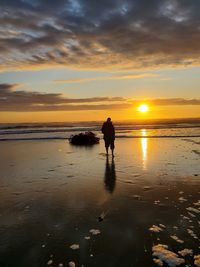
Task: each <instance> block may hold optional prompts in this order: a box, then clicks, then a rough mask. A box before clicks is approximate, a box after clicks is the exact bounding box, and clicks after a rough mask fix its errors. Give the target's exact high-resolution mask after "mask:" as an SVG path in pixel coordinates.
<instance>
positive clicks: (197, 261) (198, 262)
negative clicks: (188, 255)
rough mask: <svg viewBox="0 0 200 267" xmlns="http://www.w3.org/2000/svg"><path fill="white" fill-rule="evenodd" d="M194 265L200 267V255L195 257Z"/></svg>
mask: <svg viewBox="0 0 200 267" xmlns="http://www.w3.org/2000/svg"><path fill="white" fill-rule="evenodd" d="M194 264H195V265H196V266H198V267H200V254H199V255H196V256H194Z"/></svg>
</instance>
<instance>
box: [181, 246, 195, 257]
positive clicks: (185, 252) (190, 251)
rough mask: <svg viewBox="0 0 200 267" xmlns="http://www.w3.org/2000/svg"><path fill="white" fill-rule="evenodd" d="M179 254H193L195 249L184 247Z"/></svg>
mask: <svg viewBox="0 0 200 267" xmlns="http://www.w3.org/2000/svg"><path fill="white" fill-rule="evenodd" d="M178 254H180V255H181V256H183V257H185V256H186V255H192V254H193V250H192V249H188V248H184V249H183V250H180V251H178Z"/></svg>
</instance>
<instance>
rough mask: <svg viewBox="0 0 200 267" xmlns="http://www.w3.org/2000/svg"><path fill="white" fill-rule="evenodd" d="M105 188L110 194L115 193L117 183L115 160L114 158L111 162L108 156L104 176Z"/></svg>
mask: <svg viewBox="0 0 200 267" xmlns="http://www.w3.org/2000/svg"><path fill="white" fill-rule="evenodd" d="M104 183H105V189H106V191H108V192H109V193H110V194H112V193H113V191H114V189H115V183H116V172H115V162H114V159H113V158H112V161H111V163H110V162H109V157H108V156H107V157H106V167H105V176H104Z"/></svg>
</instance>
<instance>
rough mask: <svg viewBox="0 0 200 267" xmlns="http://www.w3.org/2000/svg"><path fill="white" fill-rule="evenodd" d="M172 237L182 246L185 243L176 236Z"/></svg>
mask: <svg viewBox="0 0 200 267" xmlns="http://www.w3.org/2000/svg"><path fill="white" fill-rule="evenodd" d="M170 237H171V238H172V239H174V240H175V241H176V242H178V243H180V244H183V243H184V241H183V240H181V239H179V238H178V237H177V236H176V235H170Z"/></svg>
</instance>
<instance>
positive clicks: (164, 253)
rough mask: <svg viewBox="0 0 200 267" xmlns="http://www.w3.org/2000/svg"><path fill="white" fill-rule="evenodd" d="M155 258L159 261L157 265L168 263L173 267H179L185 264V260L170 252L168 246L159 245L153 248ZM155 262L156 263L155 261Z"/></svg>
mask: <svg viewBox="0 0 200 267" xmlns="http://www.w3.org/2000/svg"><path fill="white" fill-rule="evenodd" d="M152 251H153V256H154V257H156V258H157V259H158V261H157V264H158V265H159V266H162V265H163V263H164V262H165V263H167V264H168V265H169V266H171V267H175V266H179V265H180V264H183V263H184V262H185V260H184V259H182V258H180V257H179V256H178V255H177V254H176V253H174V252H172V251H170V250H168V246H167V245H163V244H158V245H155V246H153V248H152ZM154 262H155V261H154Z"/></svg>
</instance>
